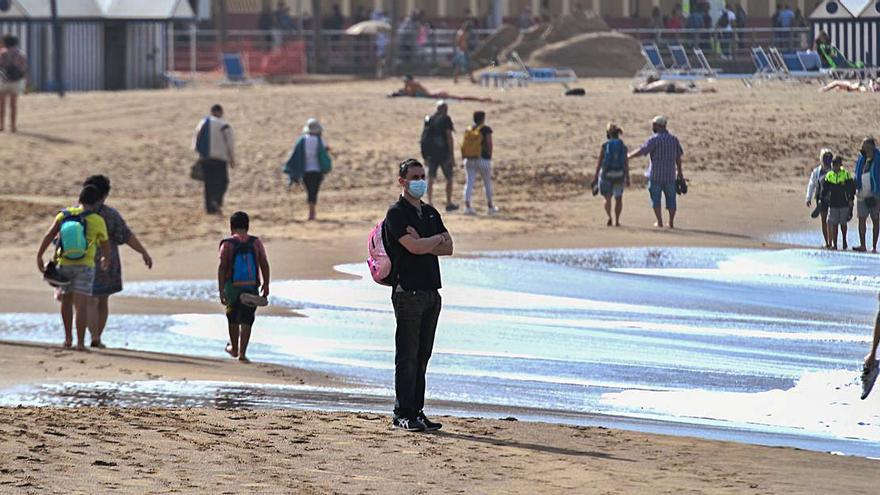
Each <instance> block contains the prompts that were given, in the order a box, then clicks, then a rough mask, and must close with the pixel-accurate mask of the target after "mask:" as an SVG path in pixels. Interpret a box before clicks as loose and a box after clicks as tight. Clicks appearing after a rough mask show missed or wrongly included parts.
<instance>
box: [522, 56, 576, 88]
mask: <svg viewBox="0 0 880 495" xmlns="http://www.w3.org/2000/svg"><path fill="white" fill-rule="evenodd" d="M511 56H512V57H513V59H514V60H515V61H516V63H517V64H518V65H519V66H520V67H522V70H523V72H524V73H525V74H526V75H527V77H526V79H525V81H526V82H529V83H541V84H547V83H550V84H561V85H562V86H564V87H565V88H566V89H568V85H569V84H570V83H573V82H575V81H577V74H575V72H574V70H573V69H569V68H567V67H542V68H533V67H529V66H528V65H526V64H525V62H523V60H522V58H520V56H519V54H518V53H516V52H513V53H512V54H511Z"/></svg>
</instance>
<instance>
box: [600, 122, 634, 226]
mask: <svg viewBox="0 0 880 495" xmlns="http://www.w3.org/2000/svg"><path fill="white" fill-rule="evenodd" d="M621 134H623V129H621V128H620V127H618V126H617V124H613V123H610V124H608V126H607V127H606V128H605V137H606V138H607V141H605V144H603V145H602V148H601V149H600V150H599V162H598V163H597V164H596V173H595V174H593V182H592V184H591V186H592V187H593V188H597V187H598V190H599V193H600V194H601V195H602V197H603V198H605V214H606V215H608V222H607V223H606V225H608V226H609V227H610V226H611V225H612V223H611V197H612V196H614V201H615V205H614V223H613V225H614V226H616V227H620V214H621V212H623V188H624V187H629V186H630V180H629V159H628V158H627V155H626V151H627V149H626V145H625V144H623V141H622V140H621V139H620V135H621Z"/></svg>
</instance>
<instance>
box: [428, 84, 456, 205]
mask: <svg viewBox="0 0 880 495" xmlns="http://www.w3.org/2000/svg"><path fill="white" fill-rule="evenodd" d="M436 108H437V110H436V111H435V112H434V115H429V116H426V117H425V124H424V126H423V127H422V137H421V141H420V144H421V148H422V158H424V159H425V162H427V164H428V204H431V205H433V204H434V182H436V181H437V170H438V169H442V170H443V177H444V178H446V211H455V210H457V209H458V205H457V204H455V203H453V202H452V187H453V176H454V171H455V137H454V136H453V134H452V133H453V132H454V131H455V126H454V125H453V123H452V118H451V117H449V106H448V105H447V104H446V102H445V101H443V100H439V101H438V102H437V104H436Z"/></svg>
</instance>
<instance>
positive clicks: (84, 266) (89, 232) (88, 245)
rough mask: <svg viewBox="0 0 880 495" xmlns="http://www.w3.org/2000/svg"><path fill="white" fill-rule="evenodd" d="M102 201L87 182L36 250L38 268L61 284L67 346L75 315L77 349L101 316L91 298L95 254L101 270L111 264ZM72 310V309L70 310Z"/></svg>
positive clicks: (96, 190) (94, 188) (97, 191)
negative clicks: (51, 253)
mask: <svg viewBox="0 0 880 495" xmlns="http://www.w3.org/2000/svg"><path fill="white" fill-rule="evenodd" d="M100 204H101V191H99V190H98V188H97V187H95V186H92V185H88V186H85V187H83V188H82V191H80V193H79V205H78V206H72V207H70V208H65V209H63V210H61V211H60V212H59V213H58V214H57V215H56V216H55V220H54V221H53V222H52V226H51V227H49V230H48V231H47V232H46V235H45V236H43V240H42V242H40V247H39V249H37V268H38V269H39V270H40V273H42V274H43V277H44V279H46V280H47V281H49V282H50V284H53V285H56V286H58V287H59V290H60V292H61V321H62V322H63V324H64V347H70V346H71V345H73V329H72V327H73V320H74V315H75V316H76V349H77V350H79V351H84V350H86V346H85V338H86V328H89V329H95V328H97V323H96V322H95V319H96V317H97V315H98V310H97V307H96V306H97V301H98V300H97V299H96V298H94V297H92V287H93V284H94V280H95V257H96V253H97V249H98V246H99V245H100V247H101V253H102V254H101V255H100V256H99V257H98V262H99V265H100V266H101V269H103V270H106V269H108V268H109V267H110V258H109V257H108V256H107V254H106V253H109V252H110V243H109V242H108V237H107V225H106V224H105V223H104V219H103V218H101V216H100V215H98V214H97V213H96V211H97V209H98V207H99V206H100ZM56 238H57V239H58V243H57V249H56V252H55V257H54V260H53V261H51V262H50V263H49V265H46V264H45V263H44V260H43V254H45V252H46V249H47V248H48V247H49V244H51V243H52V241H53V240H55V239H56ZM71 309H72V311H71Z"/></svg>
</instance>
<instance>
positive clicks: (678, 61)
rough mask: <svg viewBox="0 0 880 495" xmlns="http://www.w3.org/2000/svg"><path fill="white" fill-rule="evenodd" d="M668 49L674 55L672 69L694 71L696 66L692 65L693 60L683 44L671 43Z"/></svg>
mask: <svg viewBox="0 0 880 495" xmlns="http://www.w3.org/2000/svg"><path fill="white" fill-rule="evenodd" d="M667 49H668V50H669V55H671V56H672V66H671V67H670V68H671V69H673V70H677V71H681V72H693V70H694V68H693V67H692V66H691V61H690V59H689V58H688V56H687V51H685V49H684V47H683V46H681V45H669V46H668V47H667Z"/></svg>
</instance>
